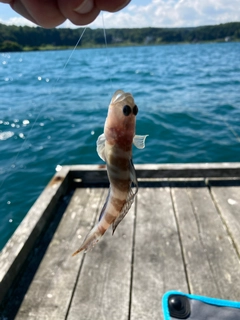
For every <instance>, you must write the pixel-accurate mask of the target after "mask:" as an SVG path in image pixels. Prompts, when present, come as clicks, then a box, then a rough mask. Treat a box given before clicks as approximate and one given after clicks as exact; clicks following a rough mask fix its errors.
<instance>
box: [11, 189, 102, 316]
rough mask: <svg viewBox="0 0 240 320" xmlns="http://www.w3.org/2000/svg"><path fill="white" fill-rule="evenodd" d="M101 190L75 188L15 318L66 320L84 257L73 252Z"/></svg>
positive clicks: (93, 217)
mask: <svg viewBox="0 0 240 320" xmlns="http://www.w3.org/2000/svg"><path fill="white" fill-rule="evenodd" d="M102 193H103V191H102V189H77V190H76V191H75V193H74V195H73V197H72V199H71V202H70V204H69V206H68V208H67V210H66V212H65V214H64V216H63V218H62V221H61V223H60V225H59V227H58V229H57V231H56V233H55V235H54V237H53V240H52V242H51V244H50V246H49V248H48V250H47V252H46V255H45V257H44V259H43V260H42V263H41V265H40V267H39V269H38V271H37V273H36V275H35V277H34V279H33V282H32V284H31V286H30V288H29V290H28V292H27V294H26V296H25V298H24V300H23V303H22V305H21V307H20V309H19V311H18V313H17V316H16V318H15V319H16V320H23V319H24V320H26V319H29V320H30V319H38V320H48V319H49V320H50V319H65V317H66V314H67V310H68V307H69V303H70V300H71V297H72V292H73V288H74V286H75V282H76V279H77V275H78V272H79V268H80V265H81V261H82V258H83V257H82V256H81V255H79V256H77V257H74V258H73V257H72V256H71V254H72V253H73V252H74V251H75V250H76V249H77V248H78V247H79V245H80V242H81V240H80V239H79V238H78V236H79V237H80V236H84V235H85V234H86V233H87V232H88V228H89V226H90V225H91V224H92V223H93V220H94V219H95V215H96V211H97V209H98V206H99V202H100V200H101V198H102ZM77 235H78V236H77Z"/></svg>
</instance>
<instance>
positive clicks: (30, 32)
mask: <svg viewBox="0 0 240 320" xmlns="http://www.w3.org/2000/svg"><path fill="white" fill-rule="evenodd" d="M83 30H84V28H78V29H60V28H59V29H56V28H55V29H43V28H40V27H35V28H34V27H27V26H25V27H17V26H7V25H4V24H0V52H18V51H47V50H69V49H72V48H74V47H75V45H76V42H77V39H79V36H80V34H81V33H82V32H83ZM106 41H107V46H108V47H127V46H148V45H169V44H196V43H219V42H238V41H240V22H230V23H225V24H219V25H214V26H202V27H194V28H139V29H137V28H134V29H106ZM104 47H106V44H105V38H104V35H103V30H102V29H90V28H87V29H86V31H85V33H84V36H83V38H82V39H81V41H80V43H79V46H78V49H87V48H104Z"/></svg>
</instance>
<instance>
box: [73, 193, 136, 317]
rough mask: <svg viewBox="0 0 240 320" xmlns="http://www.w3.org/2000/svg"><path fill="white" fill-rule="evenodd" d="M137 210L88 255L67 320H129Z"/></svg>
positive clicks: (133, 206)
mask: <svg viewBox="0 0 240 320" xmlns="http://www.w3.org/2000/svg"><path fill="white" fill-rule="evenodd" d="M105 196H107V191H106V194H105ZM134 210H135V205H134V204H133V205H132V208H131V209H130V211H129V212H128V214H127V216H126V217H125V218H124V219H123V221H122V222H121V224H120V225H119V226H118V228H117V230H116V231H115V233H114V235H113V236H112V230H108V231H107V232H106V234H105V235H104V236H103V238H102V239H101V241H100V242H99V243H98V244H97V245H96V247H95V248H94V249H93V250H92V251H90V252H88V253H87V255H86V257H85V259H84V264H83V266H82V270H81V274H80V277H79V280H78V284H77V287H76V290H75V293H74V297H73V301H72V304H71V308H70V310H69V315H68V317H67V320H75V319H80V318H81V319H109V320H110V319H111V320H127V319H128V314H129V294H130V277H131V259H132V242H133V217H134ZM79 316H80V318H79Z"/></svg>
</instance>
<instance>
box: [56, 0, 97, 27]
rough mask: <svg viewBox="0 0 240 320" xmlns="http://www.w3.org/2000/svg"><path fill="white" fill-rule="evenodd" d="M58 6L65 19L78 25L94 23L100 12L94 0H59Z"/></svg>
mask: <svg viewBox="0 0 240 320" xmlns="http://www.w3.org/2000/svg"><path fill="white" fill-rule="evenodd" d="M58 5H59V8H60V10H61V12H62V14H63V15H64V16H65V18H67V19H69V20H70V21H71V22H72V23H74V24H76V25H86V24H89V23H91V22H93V21H94V20H95V19H96V17H97V16H98V14H99V12H100V10H99V9H98V8H97V7H96V6H95V4H94V0H69V1H66V0H58Z"/></svg>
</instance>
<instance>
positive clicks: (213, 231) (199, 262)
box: [172, 182, 240, 300]
mask: <svg viewBox="0 0 240 320" xmlns="http://www.w3.org/2000/svg"><path fill="white" fill-rule="evenodd" d="M172 192H173V198H174V202H175V207H176V212H177V217H178V221H179V228H180V234H181V239H182V245H183V252H184V258H185V262H186V270H187V274H188V279H189V287H190V291H191V293H194V294H203V295H209V296H212V297H218V298H223V299H232V300H239V299H240V292H239V289H238V288H239V287H240V268H239V259H238V257H237V255H236V252H235V250H234V248H233V246H232V244H231V242H230V241H229V238H228V235H227V232H226V230H225V229H224V227H223V224H222V221H221V218H220V216H219V214H218V212H217V210H216V207H215V205H214V203H213V201H212V198H211V195H210V193H209V190H208V188H207V187H206V186H205V185H204V182H202V185H201V186H199V187H195V188H187V189H180V188H173V191H172ZM233 284H234V285H233Z"/></svg>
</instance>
